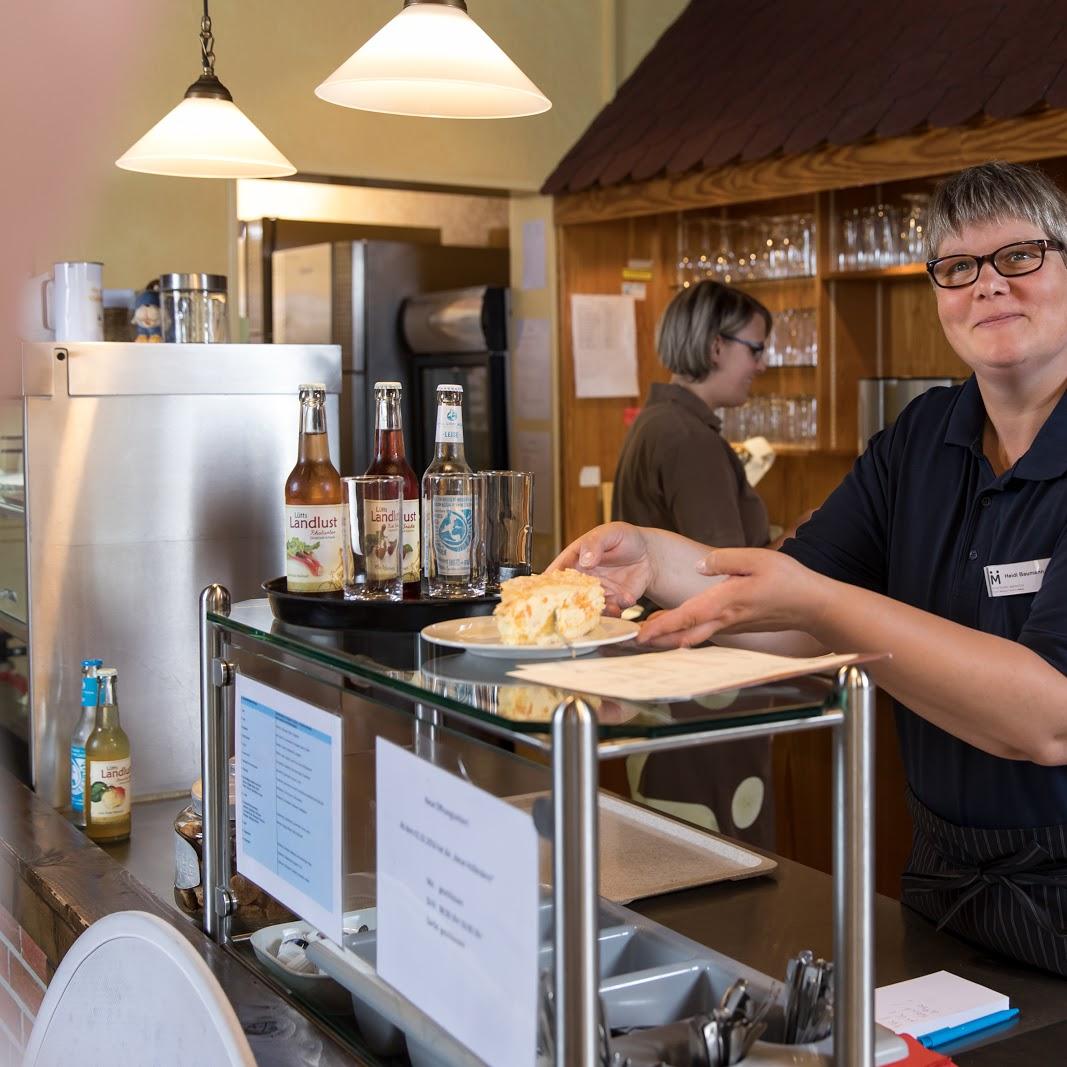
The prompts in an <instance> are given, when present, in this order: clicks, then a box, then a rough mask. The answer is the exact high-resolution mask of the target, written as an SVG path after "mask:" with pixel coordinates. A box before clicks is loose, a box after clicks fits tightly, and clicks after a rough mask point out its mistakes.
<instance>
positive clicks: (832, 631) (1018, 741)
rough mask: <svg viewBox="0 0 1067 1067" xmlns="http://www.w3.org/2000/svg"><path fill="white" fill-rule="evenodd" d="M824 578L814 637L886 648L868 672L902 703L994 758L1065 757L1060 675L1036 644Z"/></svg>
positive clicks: (837, 645) (831, 643) (1066, 705)
mask: <svg viewBox="0 0 1067 1067" xmlns="http://www.w3.org/2000/svg"><path fill="white" fill-rule="evenodd" d="M826 580H827V581H829V579H826ZM834 586H835V587H836V588H835V589H834V591H833V596H832V597H830V598H828V600H827V606H826V609H825V610H824V611H823V613H822V616H821V617H820V619H819V620H818V622H817V624H816V625H815V626H814V627H813V632H814V633H815V636H816V637H817V638H818V639H819V640H820V641H821V642H823V643H824V644H825V645H826V646H827V647H829V648H834V649H838V650H840V651H842V652H845V651H848V652H887V651H888V652H891V653H892V659H890V660H886V661H884V662H879V663H874V664H872V665H871V675H872V676H873V678H874V679H875V681H876V682H877V683H878V684H879V685H880V686H882V687H883V688H884V689H886V690H887V691H888V692H889V693H890V694H892V695H893V696H894V697H895V698H896V699H897V700H899V701H900V702H901V703H902V704H904V705H906V706H907V707H909V708H911V709H912V710H913V711H914V712H915V713H916V714H918V715H921V716H922V717H923V718H925V719H927V720H928V721H930V722H932V723H933V724H934V725H935V726H939V727H941V728H942V729H943V730H946V731H947V732H949V733H951V734H954V735H955V736H957V737H959V738H961V739H963V740H964V741H967V742H968V743H969V744H972V745H974V746H975V747H976V748H980V749H982V750H983V751H985V752H989V753H991V754H992V755H994V756H1001V757H1004V758H1007V759H1028V760H1032V761H1034V762H1036V763H1042V764H1048V765H1058V764H1063V763H1067V678H1064V676H1063V675H1062V674H1061V673H1060V672H1059V671H1058V670H1056V669H1055V668H1054V667H1053V666H1051V665H1050V664H1049V663H1048V662H1046V661H1045V660H1044V659H1042V658H1041V657H1040V656H1039V655H1038V654H1037V653H1036V652H1033V651H1032V650H1031V649H1029V648H1026V647H1025V646H1023V645H1020V644H1018V643H1016V642H1014V641H1009V640H1007V639H1006V638H1003V637H994V636H993V635H991V634H986V633H982V632H980V631H978V630H972V629H971V628H970V627H967V626H962V625H960V624H959V623H955V622H950V621H949V620H947V619H942V618H940V617H939V616H936V615H932V614H930V613H929V612H926V611H921V610H920V609H918V608H913V607H910V606H909V605H907V604H901V603H900V602H899V601H896V600H892V599H890V598H889V597H885V596H881V595H879V594H877V593H871V592H869V591H868V590H865V589H859V588H857V587H855V586H850V585H845V584H843V583H840V582H835V583H834Z"/></svg>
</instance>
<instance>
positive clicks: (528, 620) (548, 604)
mask: <svg viewBox="0 0 1067 1067" xmlns="http://www.w3.org/2000/svg"><path fill="white" fill-rule="evenodd" d="M603 613H604V590H603V589H602V588H601V587H600V582H599V581H598V580H597V579H596V578H594V577H593V576H592V575H590V574H582V573H581V571H576V570H571V569H566V570H559V571H549V572H548V573H547V574H529V575H524V576H523V577H521V578H511V579H509V580H508V581H506V582H504V583H503V584H502V585H501V587H500V603H499V604H498V605H497V607H496V610H495V611H494V612H493V614H494V615H495V616H496V621H497V628H498V629H499V631H500V639H501V640H502V641H503V642H504V643H505V644H507V645H542V646H544V645H563V644H567V643H568V642H570V641H576V640H578V639H579V638H581V637H584V636H585V635H586V634H588V633H589V632H590V631H591V630H593V629H594V628H595V627H596V625H597V623H598V622H600V616H601V615H603Z"/></svg>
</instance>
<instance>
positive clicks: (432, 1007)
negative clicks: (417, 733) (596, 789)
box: [377, 737, 538, 1067]
mask: <svg viewBox="0 0 1067 1067" xmlns="http://www.w3.org/2000/svg"><path fill="white" fill-rule="evenodd" d="M377 811H378V817H377V832H378V955H377V966H378V974H379V975H380V976H381V977H382V978H383V979H384V980H385V981H386V982H388V983H389V984H390V985H392V986H393V987H394V988H395V989H396V990H397V991H398V992H400V993H401V994H403V995H404V996H405V997H407V998H408V999H409V1000H410V1001H411V1002H412V1003H413V1004H414V1005H416V1007H418V1008H420V1009H421V1010H422V1011H424V1012H426V1014H427V1015H429V1016H430V1017H431V1018H432V1019H434V1020H435V1021H436V1022H437V1023H439V1024H440V1025H441V1026H442V1027H444V1029H446V1030H447V1031H449V1032H450V1033H451V1034H452V1035H453V1036H454V1037H455V1038H456V1039H457V1040H458V1041H460V1042H462V1043H463V1044H464V1045H466V1046H467V1047H468V1048H469V1049H470V1050H471V1051H472V1052H473V1053H474V1054H475V1055H476V1056H478V1057H480V1058H481V1059H482V1060H484V1061H485V1063H486V1064H488V1065H489V1067H533V1064H534V1059H535V1056H536V1047H537V1032H536V1025H537V1024H536V1012H537V970H538V968H537V947H538V946H537V936H538V921H537V919H538V916H537V908H538V882H537V878H538V867H537V833H536V831H535V830H534V825H533V820H532V819H531V818H530V816H529V815H528V814H527V813H525V812H521V811H518V810H517V809H516V808H514V807H512V806H511V805H510V804H507V803H505V802H504V801H503V800H499V799H497V798H496V797H494V796H492V795H491V794H489V793H486V792H485V791H484V790H481V789H479V788H477V787H476V786H473V785H471V784H470V783H469V782H465V781H463V780H462V779H460V778H458V777H456V776H455V775H452V774H449V773H448V772H447V771H443V770H441V769H440V768H439V767H436V766H434V765H433V764H432V763H430V762H428V761H427V760H423V759H419V758H418V757H417V756H413V755H411V754H410V753H409V752H407V751H405V750H404V749H402V748H399V747H398V746H397V745H394V744H391V743H390V742H388V741H386V740H385V739H384V738H381V737H379V738H378V742H377Z"/></svg>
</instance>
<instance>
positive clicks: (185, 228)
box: [26, 0, 685, 287]
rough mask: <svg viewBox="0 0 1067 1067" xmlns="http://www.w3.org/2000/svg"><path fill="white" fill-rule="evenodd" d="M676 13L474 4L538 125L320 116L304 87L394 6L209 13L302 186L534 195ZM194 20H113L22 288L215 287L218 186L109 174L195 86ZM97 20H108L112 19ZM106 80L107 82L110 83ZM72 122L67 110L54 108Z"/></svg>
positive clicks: (228, 201) (558, 4)
mask: <svg viewBox="0 0 1067 1067" xmlns="http://www.w3.org/2000/svg"><path fill="white" fill-rule="evenodd" d="M684 6H685V2H684V0H538V2H531V0H474V2H472V3H471V4H470V5H469V7H470V11H471V14H472V16H473V17H474V18H475V19H476V20H477V21H478V23H479V24H480V25H481V26H482V27H483V29H485V30H486V32H487V33H489V34H490V36H492V37H493V38H494V39H495V40H496V41H497V43H498V44H500V45H501V47H503V48H504V49H505V51H507V52H508V54H509V55H510V56H511V57H512V58H513V59H514V60H515V62H516V63H518V65H519V66H520V67H521V68H522V69H523V70H524V71H525V72H526V73H527V75H528V76H529V77H530V78H531V79H532V80H533V81H534V82H535V83H536V84H537V85H538V86H540V88H541V89H542V90H543V91H544V92H545V93H546V94H547V95H548V96H549V98H550V99H551V100H552V102H553V107H552V109H551V110H550V111H549V112H547V113H546V114H544V115H538V116H534V117H532V118H525V119H510V120H500V121H461V120H441V119H410V118H400V117H396V116H389V115H374V114H370V113H366V112H358V111H352V110H349V109H346V108H339V107H336V106H334V105H331V104H327V103H324V102H323V101H321V100H319V99H318V98H317V97H316V96H315V95H314V88H315V86H316V85H317V84H318V83H319V82H320V81H322V80H323V79H324V78H325V77H326V76H327V75H328V74H329V73H331V71H333V70H334V69H335V68H336V67H337V66H338V65H340V64H341V63H342V62H343V61H344V60H345V59H347V58H348V56H349V55H350V54H351V53H352V52H353V51H354V50H355V49H356V48H357V47H358V46H359V45H360V44H361V43H362V42H363V41H365V40H366V39H367V38H368V37H369V36H370V35H371V34H372V33H374V32H375V31H376V30H377V29H378V28H379V27H380V26H381V25H383V24H384V23H385V22H386V21H388V19H389V18H391V17H392V16H393V15H394V14H395V13H396V12H398V11H399V10H400V7H401V4H400V0H363V2H360V3H356V2H354V0H315V2H314V3H302V4H295V3H292V2H291V0H256V2H254V3H251V2H249V0H214V2H213V3H212V5H211V13H212V18H213V22H214V29H215V38H216V42H215V51H216V56H217V61H216V71H217V73H218V75H219V77H220V78H221V80H222V81H223V83H224V84H225V85H227V87H228V88H229V89H230V90H231V92H232V93H233V95H234V99H235V101H236V103H237V104H238V106H240V107H241V108H242V109H243V110H244V111H245V113H246V114H248V115H249V117H250V118H251V119H252V120H253V121H254V122H255V123H256V124H257V125H258V126H259V127H260V129H261V130H262V131H263V132H264V133H265V134H266V135H267V136H268V137H269V138H270V139H271V140H272V141H273V142H274V143H275V144H276V145H277V146H278V147H279V149H281V151H282V152H283V153H284V154H285V155H287V156H288V157H289V158H290V159H291V160H292V161H293V163H294V164H295V165H296V166H297V168H298V169H299V170H300V171H301V172H303V173H312V174H324V175H338V176H352V177H361V178H370V179H383V180H385V179H388V180H404V181H420V182H433V183H443V184H448V185H465V186H483V187H493V188H502V189H512V190H519V191H526V192H530V191H534V190H536V189H537V188H538V187H539V186H540V184H541V183H542V181H543V180H544V178H545V177H546V176H547V174H548V173H549V172H550V171H551V169H552V168H553V166H554V165H555V164H556V163H557V162H558V161H559V159H560V158H561V157H562V156H563V154H564V152H566V150H567V149H568V148H569V147H570V146H571V145H572V144H573V143H574V141H575V140H577V138H578V137H579V136H580V135H581V133H582V132H583V130H584V129H585V128H586V127H587V126H588V124H589V122H590V121H591V120H592V118H593V117H594V115H595V114H596V113H597V112H598V111H599V109H600V108H601V107H602V106H603V104H604V103H605V102H606V99H607V97H608V96H610V94H611V92H612V91H613V87H614V85H616V84H617V83H618V81H619V80H620V79H621V78H624V77H625V76H627V75H628V74H629V73H630V71H631V70H632V68H633V66H634V65H635V63H636V62H637V61H638V60H639V58H640V57H641V56H642V55H643V54H644V53H645V52H646V51H647V50H648V48H649V47H650V46H651V45H652V44H653V43H654V41H655V39H656V38H657V37H658V35H659V33H660V32H662V30H663V29H664V28H665V27H666V26H667V25H668V24H669V23H670V22H671V21H672V20H673V19H674V18H675V17H676V16H677V14H678V13H679V12H680V11H681V10H682V8H683V7H684ZM197 7H198V5H197V4H196V3H194V2H192V0H183V2H181V3H177V2H172V3H165V4H153V5H151V20H150V22H149V25H150V26H151V29H150V31H149V32H146V31H145V29H144V28H143V27H140V28H138V30H137V32H133V31H132V30H131V27H130V25H129V22H128V21H127V20H126V19H124V18H121V17H119V12H120V11H121V10H122V5H114V6H111V5H108V4H100V5H98V6H97V8H96V9H95V10H96V15H95V17H96V18H99V19H100V20H104V21H105V22H106V20H107V19H108V18H109V17H114V19H115V25H113V26H109V27H106V34H105V36H104V41H105V44H104V46H103V47H100V46H99V45H98V46H97V47H96V48H94V49H93V50H92V52H91V53H90V54H88V55H86V56H85V57H84V65H85V77H86V78H89V79H94V80H95V79H104V78H108V79H111V80H112V81H113V82H114V84H115V91H114V92H113V93H112V99H110V100H109V101H108V106H107V107H106V109H105V110H103V111H102V112H101V113H99V114H96V115H92V116H88V115H87V116H85V118H84V121H83V122H82V123H81V125H82V127H83V128H82V129H81V131H80V132H81V133H82V134H84V136H85V137H87V138H89V147H88V150H87V151H86V153H85V155H86V157H87V162H86V163H85V165H84V166H83V167H81V168H80V169H79V173H78V174H72V175H71V179H70V182H69V186H68V187H69V190H70V198H69V201H68V202H66V203H65V204H63V205H61V208H62V226H57V227H56V231H57V232H56V233H55V234H54V235H52V236H50V237H49V238H48V239H47V240H42V242H41V243H40V245H39V246H38V247H36V248H35V249H34V252H33V262H32V263H31V264H27V271H26V273H27V274H29V273H34V272H36V271H40V270H43V269H44V268H45V267H46V266H47V265H48V264H50V263H51V262H53V261H54V260H57V259H101V260H103V261H104V264H105V279H104V280H105V285H107V286H108V287H137V286H141V285H143V283H144V282H145V281H146V280H147V279H148V278H150V277H153V276H155V275H157V274H158V273H160V272H161V271H167V270H179V271H180V270H194V269H195V270H206V271H211V272H217V273H227V272H228V269H229V266H230V262H231V257H230V249H231V247H232V241H233V226H232V219H233V215H234V210H233V196H234V192H233V188H232V183H230V182H217V181H216V182H213V181H207V180H196V179H181V178H158V177H152V176H148V175H140V174H131V173H127V172H125V171H120V170H118V169H117V168H116V167H115V166H114V159H115V158H116V157H117V156H118V155H120V154H121V153H122V152H123V151H125V150H126V148H128V147H129V145H131V144H132V143H133V142H134V141H135V140H136V139H137V138H138V137H140V136H141V135H142V134H143V133H144V132H145V131H146V130H147V129H148V128H149V127H150V126H151V125H152V124H154V123H155V122H156V121H158V119H160V118H161V117H162V116H163V115H164V114H165V113H166V111H168V110H169V109H170V108H171V107H173V106H174V105H175V104H176V103H177V102H178V100H179V99H180V97H181V94H182V92H184V90H185V87H186V86H187V85H188V84H189V83H190V82H191V81H193V80H194V78H195V77H196V75H197V74H198V72H199V43H198V39H197V34H198V32H199V17H198V14H197ZM112 13H113V15H112ZM116 71H119V73H118V74H116ZM69 108H70V111H69V114H70V116H71V118H72V119H75V118H78V117H79V116H78V111H77V109H78V100H76V99H75V100H71V101H70V103H69Z"/></svg>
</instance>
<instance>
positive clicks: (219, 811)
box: [200, 585, 233, 944]
mask: <svg viewBox="0 0 1067 1067" xmlns="http://www.w3.org/2000/svg"><path fill="white" fill-rule="evenodd" d="M208 612H212V613H213V614H215V615H229V613H230V594H229V591H228V590H226V589H225V588H223V587H222V586H221V585H209V586H208V587H207V588H206V589H204V591H203V592H202V593H201V594H200V778H201V784H202V787H203V797H204V801H203V803H204V863H203V871H202V880H203V886H204V933H206V934H207V935H208V937H213V938H214V939H215V940H216V941H217V942H219V944H225V943H226V942H227V941H228V940H229V936H230V920H229V915H230V912H231V911H232V907H231V906H230V904H231V901H230V898H229V889H230V875H231V871H230V847H229V841H228V840H227V837H228V835H229V831H230V819H229V810H230V789H229V753H228V749H229V730H228V729H227V726H228V722H227V718H228V717H227V714H226V702H225V700H224V697H223V689H224V688H225V687H226V686H228V685H229V684H230V683H231V682H232V678H233V673H232V670H231V671H229V672H227V671H226V669H225V667H226V666H229V665H228V664H224V661H223V659H222V656H223V649H224V635H223V633H222V631H221V630H219V629H218V627H216V626H215V625H214V624H212V623H211V622H210V621H209V620H208V617H207V616H208Z"/></svg>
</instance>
